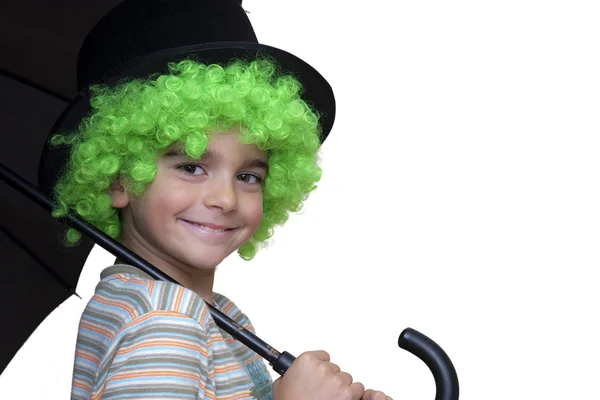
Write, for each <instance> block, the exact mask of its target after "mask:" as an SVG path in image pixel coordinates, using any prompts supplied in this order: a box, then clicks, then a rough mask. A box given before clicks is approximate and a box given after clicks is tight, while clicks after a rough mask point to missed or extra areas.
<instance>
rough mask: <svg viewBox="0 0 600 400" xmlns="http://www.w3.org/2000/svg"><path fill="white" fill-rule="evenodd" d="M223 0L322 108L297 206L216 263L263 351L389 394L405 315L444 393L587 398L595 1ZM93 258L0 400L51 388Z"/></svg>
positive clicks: (94, 270) (596, 91)
mask: <svg viewBox="0 0 600 400" xmlns="http://www.w3.org/2000/svg"><path fill="white" fill-rule="evenodd" d="M244 4H245V7H246V9H248V10H249V11H250V12H251V14H250V18H251V20H252V22H253V24H254V26H255V30H256V32H257V36H258V38H259V40H260V41H262V42H263V43H266V44H270V45H273V46H276V47H280V48H283V49H286V50H288V51H290V52H292V53H294V54H297V55H298V56H300V57H301V58H303V59H305V60H306V61H308V62H309V63H311V64H312V65H313V66H314V67H315V68H317V69H318V70H319V71H321V72H322V74H323V75H324V76H325V77H326V78H327V79H328V80H329V81H330V83H331V85H332V87H333V88H334V91H335V94H336V98H337V107H338V111H337V118H336V124H335V127H334V129H333V131H332V133H331V136H330V137H329V138H328V139H327V141H326V143H325V144H324V146H323V150H322V158H323V162H322V167H323V171H324V173H323V179H322V181H321V182H320V185H319V188H318V189H317V191H316V192H315V193H314V194H313V195H312V196H311V197H310V199H309V200H308V201H307V202H306V206H305V209H304V212H303V213H301V214H300V215H292V217H291V218H290V220H289V222H288V223H287V225H286V226H285V227H283V228H281V229H279V230H278V231H277V233H276V235H275V237H274V238H273V241H272V243H273V245H272V247H271V248H269V249H267V250H265V251H262V252H260V253H259V254H258V255H257V257H256V258H255V260H253V261H251V262H250V263H247V262H244V261H242V260H241V259H239V258H238V257H237V255H235V254H234V255H233V256H232V257H230V258H229V259H227V260H226V261H225V262H224V263H223V264H222V265H221V266H220V267H219V269H218V271H217V282H216V287H215V291H217V292H221V293H223V294H225V295H227V296H229V297H230V298H232V299H233V300H234V301H235V302H236V303H237V304H238V305H239V306H240V308H241V309H242V310H243V311H244V312H245V313H246V314H248V315H249V316H250V318H251V319H252V322H253V323H254V325H255V327H256V329H257V331H258V333H259V336H260V337H261V338H262V339H264V340H265V341H267V342H268V343H269V344H271V345H272V346H274V347H275V348H276V349H278V350H280V351H283V350H287V351H289V352H291V353H292V354H294V355H296V356H297V355H299V354H300V353H302V352H303V351H306V350H314V349H324V350H327V351H328V352H329V353H330V354H331V357H332V361H334V362H336V363H337V364H339V365H340V366H341V367H342V369H344V370H346V371H348V372H350V373H351V374H352V375H353V376H354V378H355V379H356V380H359V381H361V382H363V383H364V384H365V385H366V386H367V387H371V388H375V389H378V390H382V391H384V392H386V393H387V394H389V395H390V396H392V397H393V398H394V399H395V400H399V399H411V400H430V399H433V398H434V384H433V379H432V377H431V375H430V373H429V371H428V370H427V368H426V366H425V364H423V363H422V362H421V361H420V360H418V359H417V358H416V357H414V356H413V355H411V354H409V353H407V352H405V351H404V350H402V349H400V348H399V347H398V345H397V339H398V336H399V334H400V332H401V331H402V330H403V329H404V328H406V327H412V328H415V329H417V330H419V331H421V332H422V333H424V334H426V335H428V336H429V337H431V338H432V339H433V340H435V341H436V342H437V343H438V344H440V345H441V346H442V347H443V348H444V349H445V350H446V352H447V353H448V354H449V356H450V357H451V359H452V360H453V362H454V365H455V367H456V369H457V371H458V375H459V379H460V385H461V399H472V400H482V399H486V400H500V399H501V400H506V399H511V400H516V399H527V400H530V399H591V398H598V396H599V394H598V387H597V384H596V383H595V382H597V380H598V376H599V372H600V367H599V366H598V362H597V360H598V358H599V357H600V345H599V344H598V337H599V336H600V325H599V324H598V322H597V319H598V317H597V316H598V311H597V310H598V304H599V303H600V293H599V291H598V290H597V278H596V276H597V274H596V273H595V272H596V271H595V270H596V269H597V267H598V265H599V262H600V254H599V251H598V249H599V247H598V244H599V243H600V211H599V210H600V187H599V182H600V157H598V153H599V150H600V146H599V144H600V140H599V139H598V135H599V130H600V78H599V77H600V56H599V44H600V24H598V20H599V17H600V12H599V9H598V6H596V2H593V1H588V2H584V1H575V0H570V1H548V0H546V1H527V0H519V1H506V0H505V1H495V2H492V1H452V2H446V1H424V0H421V1H413V2H406V1H404V2H402V1H401V2H398V1H391V0H390V1H383V0H370V1H368V2H351V1H344V2H342V1H332V0H328V1H325V0H303V1H302V2H291V1H288V2H284V1H281V0H261V1H260V2H259V1H258V0H252V1H251V0H247V1H245V3H244ZM113 261H114V257H113V256H111V255H109V254H107V253H106V252H105V251H104V250H102V249H99V248H96V249H95V250H94V251H93V252H92V254H91V256H90V258H89V259H88V262H87V264H86V267H85V269H84V274H83V275H82V279H81V281H80V287H79V288H78V293H80V294H81V295H82V297H83V298H84V300H83V301H82V300H79V299H77V298H72V299H70V300H69V301H67V302H66V303H65V304H63V305H62V306H61V307H60V308H58V309H57V310H56V311H55V312H54V313H53V314H52V315H51V316H50V317H49V318H48V319H47V320H46V321H45V322H44V324H42V325H41V326H40V328H39V329H38V331H37V332H36V334H35V335H34V336H33V337H32V338H31V339H30V340H29V342H28V343H27V344H26V345H25V346H24V347H23V348H22V350H21V352H20V353H19V354H18V355H17V357H16V358H15V359H14V361H13V363H12V364H11V365H10V366H9V367H8V368H7V370H6V371H5V372H4V374H3V375H2V376H0V398H1V399H9V398H11V399H12V398H18V399H42V398H43V399H49V400H54V399H56V400H58V399H66V398H68V397H69V392H70V384H71V372H72V363H73V351H74V350H73V348H74V344H75V338H76V333H77V332H76V331H77V323H78V320H79V316H80V314H81V312H82V310H83V307H84V305H85V303H86V301H87V299H89V297H90V296H91V295H92V293H93V289H94V286H95V284H96V282H97V281H98V277H99V271H100V270H101V269H103V268H104V267H106V266H108V265H109V264H111V263H112V262H113ZM274 376H275V374H274ZM23 390H25V392H24V391H23Z"/></svg>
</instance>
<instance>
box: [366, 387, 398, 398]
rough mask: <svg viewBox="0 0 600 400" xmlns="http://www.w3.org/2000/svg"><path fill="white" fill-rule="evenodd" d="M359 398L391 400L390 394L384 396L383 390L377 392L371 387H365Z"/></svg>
mask: <svg viewBox="0 0 600 400" xmlns="http://www.w3.org/2000/svg"><path fill="white" fill-rule="evenodd" d="M361 400H392V398H391V397H390V396H386V395H385V393H383V392H378V391H376V390H373V389H367V391H366V392H365V394H363V397H361Z"/></svg>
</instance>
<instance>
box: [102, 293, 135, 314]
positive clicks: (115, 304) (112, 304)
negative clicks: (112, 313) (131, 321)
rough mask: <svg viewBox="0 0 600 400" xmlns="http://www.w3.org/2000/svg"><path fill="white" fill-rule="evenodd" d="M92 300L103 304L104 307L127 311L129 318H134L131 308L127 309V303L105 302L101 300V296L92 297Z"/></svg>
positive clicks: (103, 299)
mask: <svg viewBox="0 0 600 400" xmlns="http://www.w3.org/2000/svg"><path fill="white" fill-rule="evenodd" d="M93 300H95V301H97V302H98V303H101V304H104V305H108V306H114V307H117V308H120V309H123V310H125V311H127V313H128V314H129V316H130V317H131V318H134V317H135V313H134V312H133V308H131V307H129V306H128V305H127V303H124V302H121V301H110V300H106V299H105V298H103V297H101V296H94V298H93Z"/></svg>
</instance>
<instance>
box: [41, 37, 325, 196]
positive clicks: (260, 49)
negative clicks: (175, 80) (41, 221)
mask: <svg viewBox="0 0 600 400" xmlns="http://www.w3.org/2000/svg"><path fill="white" fill-rule="evenodd" d="M260 55H268V56H271V57H273V58H274V59H275V60H276V61H277V62H278V64H279V65H280V66H281V68H282V72H283V73H289V74H293V75H294V76H295V77H296V78H297V79H298V80H299V81H300V82H301V83H302V86H303V94H302V99H303V100H304V101H305V102H306V103H307V104H308V105H309V106H311V107H313V108H314V109H315V110H316V111H317V112H318V113H319V115H320V125H321V130H322V131H321V143H322V142H323V141H325V139H326V138H327V136H328V135H329V132H330V131H331V129H332V127H333V122H334V119H335V98H334V95H333V90H332V89H331V86H330V85H329V83H328V82H327V80H325V78H324V77H323V76H322V75H321V74H320V73H319V72H318V71H317V70H316V69H314V68H313V67H312V66H311V65H310V64H308V63H306V62H305V61H303V60H302V59H300V58H298V57H297V56H295V55H293V54H291V53H288V52H286V51H284V50H281V49H277V48H275V47H272V46H267V45H264V44H260V43H249V42H224V43H210V44H199V45H191V46H182V47H176V48H171V49H168V50H161V51H157V52H154V53H150V54H148V55H145V56H143V57H139V58H136V59H134V60H132V61H130V62H128V63H126V64H123V65H120V66H118V67H116V68H114V69H112V70H111V71H110V72H108V73H107V74H105V75H104V76H102V77H100V78H98V79H96V80H95V81H94V83H102V84H107V85H114V84H117V83H118V82H119V81H121V80H124V79H126V78H144V77H147V76H149V75H151V74H155V73H167V72H168V63H169V62H174V61H179V60H182V59H184V58H187V57H191V56H193V57H194V58H195V59H196V60H197V61H200V62H203V63H207V64H213V63H214V64H223V63H227V62H229V61H230V60H232V59H247V60H252V59H255V58H256V57H257V56H260ZM90 111H91V107H90V94H89V92H88V90H87V89H85V90H83V91H82V92H80V93H79V94H78V95H77V97H76V98H75V99H74V100H73V101H72V102H71V103H70V104H69V106H68V107H67V108H66V109H65V110H64V111H63V113H62V114H61V115H60V117H59V118H58V119H57V120H56V123H55V124H54V126H53V127H52V130H51V133H50V135H49V136H48V139H49V138H50V136H51V135H53V134H56V133H66V132H71V131H73V130H75V129H76V128H77V126H78V125H79V123H80V122H81V120H82V119H83V118H85V117H86V116H87V115H88V114H89V112H90ZM48 139H47V140H46V143H45V144H44V148H43V150H42V155H41V159H40V164H39V170H38V185H39V188H40V189H41V190H42V191H43V192H45V193H46V194H47V195H50V194H51V191H52V188H53V187H54V185H55V184H56V182H57V181H58V176H59V174H60V172H61V171H62V169H63V168H64V166H65V163H66V160H67V159H68V155H69V154H68V151H69V150H68V149H67V148H66V147H64V146H62V147H58V148H50V147H49V146H48V144H49V142H48Z"/></svg>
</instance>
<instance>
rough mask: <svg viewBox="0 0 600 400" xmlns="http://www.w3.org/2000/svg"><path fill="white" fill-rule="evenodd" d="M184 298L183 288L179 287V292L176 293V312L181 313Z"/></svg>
mask: <svg viewBox="0 0 600 400" xmlns="http://www.w3.org/2000/svg"><path fill="white" fill-rule="evenodd" d="M182 297H183V287H181V286H179V287H178V288H177V292H175V307H174V308H175V310H177V311H179V307H181V298H182Z"/></svg>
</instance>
